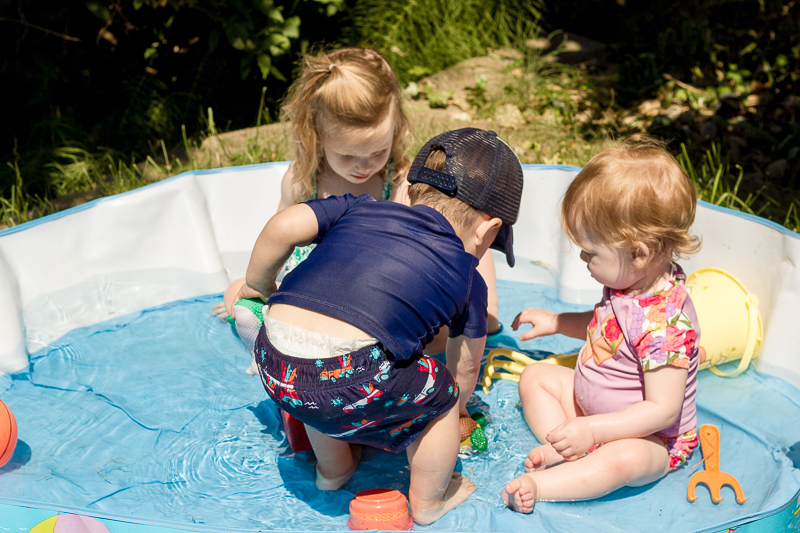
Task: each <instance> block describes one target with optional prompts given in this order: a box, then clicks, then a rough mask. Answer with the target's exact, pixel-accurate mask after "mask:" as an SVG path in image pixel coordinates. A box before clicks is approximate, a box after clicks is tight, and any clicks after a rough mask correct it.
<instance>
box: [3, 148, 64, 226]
mask: <svg viewBox="0 0 800 533" xmlns="http://www.w3.org/2000/svg"><path fill="white" fill-rule="evenodd" d="M18 159H19V154H17V151H16V143H15V145H14V162H13V163H7V165H8V166H9V167H10V168H11V170H12V171H13V172H14V177H15V183H14V185H12V186H11V191H10V194H9V195H8V198H4V197H0V228H1V227H3V226H15V225H17V224H22V223H23V222H28V221H29V220H33V219H34V218H38V217H41V216H44V215H49V214H50V213H52V212H54V211H55V209H54V208H53V205H52V204H51V203H50V202H49V201H47V200H46V199H44V200H43V199H42V198H39V197H38V196H30V195H29V194H27V193H26V192H25V189H24V187H23V184H22V173H21V172H20V170H19V161H18Z"/></svg>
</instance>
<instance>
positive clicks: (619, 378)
mask: <svg viewBox="0 0 800 533" xmlns="http://www.w3.org/2000/svg"><path fill="white" fill-rule="evenodd" d="M685 280H686V275H685V274H684V273H683V270H682V269H681V267H680V266H678V265H675V266H674V267H673V270H672V275H671V276H670V279H669V280H668V281H667V282H666V284H665V287H664V288H663V289H662V290H660V291H657V292H655V293H653V294H642V295H637V296H628V295H624V294H622V293H621V292H619V291H615V290H612V289H609V288H608V287H604V289H603V299H602V301H601V302H600V303H598V304H597V305H596V306H595V309H594V316H593V317H592V320H591V322H590V323H589V327H588V328H587V339H586V344H585V345H584V346H583V348H582V350H581V353H580V356H579V358H578V363H577V366H576V368H575V400H576V402H577V404H578V406H579V407H580V409H581V411H582V412H583V414H585V415H593V414H602V413H613V412H617V411H621V410H622V409H624V408H626V407H628V406H630V405H633V404H635V403H638V402H641V401H643V400H644V372H647V371H650V370H655V369H657V368H660V367H662V366H665V365H670V366H675V367H678V368H685V369H687V370H688V372H689V373H688V376H687V379H686V394H685V396H684V403H683V409H682V411H681V414H680V415H679V417H678V420H677V421H676V422H675V423H674V424H673V425H672V426H670V427H668V428H666V429H664V430H662V431H660V432H658V433H657V434H656V436H657V437H659V438H660V439H661V440H662V442H664V444H665V446H666V447H667V451H668V452H669V455H670V469H675V468H677V467H678V466H680V465H681V464H683V463H684V462H685V461H686V460H687V459H688V457H689V455H690V454H691V452H692V450H693V449H694V448H695V447H696V446H697V443H698V438H697V432H696V426H697V417H696V406H695V392H696V389H697V365H698V355H697V350H698V346H699V342H698V341H699V335H700V331H699V328H698V327H697V316H696V314H695V311H694V306H693V305H692V302H691V299H690V298H689V296H688V294H687V292H686V288H685V287H684V281H685Z"/></svg>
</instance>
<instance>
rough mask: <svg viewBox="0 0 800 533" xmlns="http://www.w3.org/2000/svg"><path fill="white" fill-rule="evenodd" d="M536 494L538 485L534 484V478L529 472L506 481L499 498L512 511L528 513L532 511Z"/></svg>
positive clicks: (537, 493)
mask: <svg viewBox="0 0 800 533" xmlns="http://www.w3.org/2000/svg"><path fill="white" fill-rule="evenodd" d="M538 495H539V486H538V485H537V484H536V478H535V477H534V476H533V475H531V474H522V475H521V476H517V477H516V478H514V479H512V480H511V481H509V482H508V483H506V487H505V490H504V491H503V492H501V493H500V498H502V499H503V501H504V502H505V504H506V505H507V506H508V508H509V509H511V510H512V511H517V512H518V513H525V514H529V513H532V512H533V506H534V505H535V504H536V500H537V497H538Z"/></svg>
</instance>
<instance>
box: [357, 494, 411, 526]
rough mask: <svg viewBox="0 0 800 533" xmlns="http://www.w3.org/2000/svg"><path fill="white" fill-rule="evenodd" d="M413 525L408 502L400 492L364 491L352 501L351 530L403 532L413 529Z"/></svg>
mask: <svg viewBox="0 0 800 533" xmlns="http://www.w3.org/2000/svg"><path fill="white" fill-rule="evenodd" d="M413 525H414V522H413V521H412V520H411V516H410V515H409V514H408V501H407V500H406V497H405V496H403V494H402V493H401V492H399V491H396V490H392V489H369V490H362V491H361V492H359V493H358V494H356V497H355V498H353V499H352V500H350V520H348V521H347V527H349V528H350V529H355V530H364V529H382V530H390V531H402V530H406V529H411V526H413Z"/></svg>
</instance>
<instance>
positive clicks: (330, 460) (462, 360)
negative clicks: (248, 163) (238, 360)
mask: <svg viewBox="0 0 800 533" xmlns="http://www.w3.org/2000/svg"><path fill="white" fill-rule="evenodd" d="M408 181H409V182H410V183H411V186H410V190H409V197H410V199H411V206H406V205H402V204H398V203H393V202H381V201H375V200H374V199H373V198H372V197H370V196H369V195H362V196H359V197H358V198H356V197H354V196H352V195H349V194H348V195H345V196H330V197H328V198H324V199H318V200H310V201H308V202H306V203H303V204H298V205H294V206H291V207H288V208H287V209H285V210H283V211H281V212H279V213H278V214H277V215H275V216H274V217H273V218H272V219H271V220H270V221H269V222H268V223H267V225H266V226H265V228H264V230H263V231H262V232H261V235H260V236H259V238H258V240H257V242H256V245H255V248H254V249H253V253H252V256H251V258H250V264H249V265H248V268H247V276H246V283H245V284H244V285H243V286H242V288H241V289H240V291H239V293H238V294H237V295H236V296H235V297H234V298H233V300H234V304H235V303H236V301H237V300H239V299H244V298H264V299H266V298H268V300H267V304H268V305H267V306H264V316H263V319H264V324H263V326H262V327H261V328H260V330H259V331H258V336H257V337H256V339H255V351H254V354H255V359H256V363H257V367H258V373H259V375H260V377H261V380H262V382H263V384H264V387H265V389H266V390H267V393H268V395H269V397H270V398H271V399H272V401H273V402H274V403H275V405H276V406H278V407H280V408H282V409H285V410H286V412H287V413H289V414H291V415H292V416H294V417H295V418H297V419H298V420H300V421H301V422H303V423H304V424H305V425H306V431H307V433H308V437H309V440H310V442H311V446H312V448H313V450H314V454H315V455H316V458H317V467H316V470H317V471H316V483H317V487H318V488H320V489H322V490H337V489H338V488H339V487H341V486H342V485H344V484H345V483H346V482H347V480H348V479H349V478H350V476H352V475H353V473H354V471H355V468H356V466H357V465H358V461H359V457H360V447H359V446H356V445H369V446H373V447H377V448H380V449H383V450H386V451H389V452H393V453H400V452H403V451H405V452H406V453H407V455H408V463H409V467H410V470H411V481H410V488H409V491H408V497H409V503H410V505H411V514H412V517H413V519H414V521H416V522H417V523H420V524H428V523H430V522H432V521H434V520H436V519H438V518H439V517H441V516H442V515H444V514H445V513H446V512H447V511H448V510H450V509H452V508H453V507H455V506H456V505H458V504H459V503H461V502H463V501H464V500H466V498H467V497H468V496H469V495H470V494H471V493H472V492H473V491H474V490H475V486H474V485H473V484H472V483H471V482H470V481H469V480H468V479H466V478H464V477H462V476H461V475H460V474H458V473H454V468H455V465H456V460H457V455H458V451H459V433H460V432H459V414H460V413H461V412H466V402H467V399H468V398H469V397H470V396H471V394H472V391H473V390H474V388H475V384H476V382H477V379H478V373H479V370H480V364H481V357H482V356H483V349H484V345H485V343H486V333H487V320H486V318H487V312H486V299H487V287H486V283H485V282H484V281H483V278H482V277H481V276H480V274H478V272H477V266H478V258H480V257H482V256H483V255H484V253H485V252H486V251H487V249H488V248H489V247H490V246H491V247H492V248H495V249H498V250H500V251H502V252H505V255H506V258H507V261H508V263H509V265H511V266H513V264H514V256H513V251H512V240H513V239H512V232H511V225H512V224H514V222H516V220H517V214H518V211H519V205H520V200H521V195H522V182H523V179H522V167H521V165H520V163H519V160H518V159H517V157H516V155H514V152H513V151H512V150H511V148H509V147H508V145H506V144H505V143H504V142H503V141H501V140H500V139H499V138H498V137H497V135H495V134H494V133H492V132H487V131H483V130H478V129H474V128H465V129H461V130H455V131H450V132H447V133H443V134H441V135H439V136H437V137H434V138H433V139H431V140H430V141H428V142H427V144H426V145H425V146H424V147H423V148H422V149H421V150H420V152H419V154H418V155H417V157H416V159H415V160H414V162H413V164H412V165H411V169H410V171H409V174H408ZM311 242H314V243H316V244H317V246H316V248H314V250H313V251H311V253H310V254H309V256H308V258H307V259H305V260H304V261H303V262H302V263H301V264H300V265H298V266H297V267H296V268H295V269H294V270H292V271H291V272H289V273H288V274H287V275H286V277H285V278H284V279H283V282H282V283H281V286H280V288H278V287H277V286H276V278H277V275H278V272H279V271H280V270H281V268H282V266H283V264H284V262H285V261H286V258H287V257H289V255H290V254H291V253H292V251H293V250H294V249H295V247H296V246H303V245H307V244H309V243H311ZM237 307H238V306H237V305H234V306H233V309H234V312H238V311H237ZM236 326H237V331H238V332H239V334H240V336H242V338H243V340H245V338H246V337H247V336H248V335H252V332H251V331H242V330H241V329H240V324H239V320H236ZM443 326H447V327H448V328H449V339H448V341H447V350H446V353H447V366H446V367H445V366H443V365H442V364H441V363H439V362H438V361H437V360H436V359H434V358H432V357H428V356H425V355H424V354H423V351H424V349H425V346H426V345H427V344H428V343H429V342H430V341H431V340H432V339H433V338H434V335H435V334H436V333H437V332H438V331H439V330H440V329H441V328H442V327H443ZM245 342H246V343H247V342H248V341H245Z"/></svg>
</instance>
